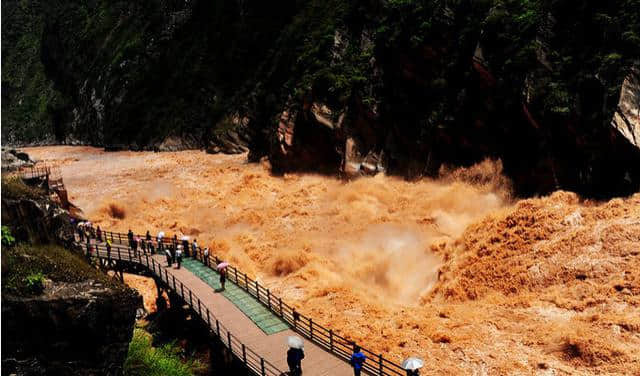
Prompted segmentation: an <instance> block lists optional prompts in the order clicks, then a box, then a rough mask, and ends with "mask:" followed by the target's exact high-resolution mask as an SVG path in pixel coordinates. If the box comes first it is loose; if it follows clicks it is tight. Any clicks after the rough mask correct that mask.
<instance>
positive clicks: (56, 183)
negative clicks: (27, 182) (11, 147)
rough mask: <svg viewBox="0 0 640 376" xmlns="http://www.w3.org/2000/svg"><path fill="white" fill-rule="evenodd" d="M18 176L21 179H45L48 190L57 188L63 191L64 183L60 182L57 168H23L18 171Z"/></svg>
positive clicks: (60, 178) (60, 175) (60, 176)
mask: <svg viewBox="0 0 640 376" xmlns="http://www.w3.org/2000/svg"><path fill="white" fill-rule="evenodd" d="M20 175H21V177H22V178H23V179H36V178H45V177H46V178H47V180H48V182H47V183H48V185H49V189H51V190H56V189H59V188H63V189H64V182H63V180H62V174H61V173H60V170H59V169H57V168H52V167H50V166H46V165H45V166H42V167H37V166H31V167H25V168H23V169H22V170H21V171H20Z"/></svg>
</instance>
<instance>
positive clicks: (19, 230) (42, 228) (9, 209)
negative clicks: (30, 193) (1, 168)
mask: <svg viewBox="0 0 640 376" xmlns="http://www.w3.org/2000/svg"><path fill="white" fill-rule="evenodd" d="M3 195H4V194H3ZM70 219H71V217H70V215H69V212H67V211H66V210H64V209H62V208H60V207H59V206H58V205H57V204H56V203H54V202H52V201H51V200H49V199H48V198H41V199H33V198H21V199H13V198H6V197H3V198H2V223H4V224H11V227H12V230H13V234H14V236H15V237H16V239H18V240H20V241H28V242H31V243H41V244H48V243H58V244H62V245H69V244H70V243H71V241H72V240H73V234H74V228H73V226H72V225H71V224H70Z"/></svg>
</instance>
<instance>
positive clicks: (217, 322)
mask: <svg viewBox="0 0 640 376" xmlns="http://www.w3.org/2000/svg"><path fill="white" fill-rule="evenodd" d="M216 332H217V333H218V338H220V321H218V319H216Z"/></svg>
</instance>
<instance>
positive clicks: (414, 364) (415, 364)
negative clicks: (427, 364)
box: [402, 357, 424, 371]
mask: <svg viewBox="0 0 640 376" xmlns="http://www.w3.org/2000/svg"><path fill="white" fill-rule="evenodd" d="M422 367H424V360H422V359H420V358H413V357H412V358H407V359H405V360H404V362H402V368H404V369H408V370H411V371H415V370H417V369H418V368H422Z"/></svg>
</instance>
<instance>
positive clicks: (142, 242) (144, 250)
mask: <svg viewBox="0 0 640 376" xmlns="http://www.w3.org/2000/svg"><path fill="white" fill-rule="evenodd" d="M140 249H141V250H142V254H143V255H146V254H147V241H146V240H144V239H140Z"/></svg>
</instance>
